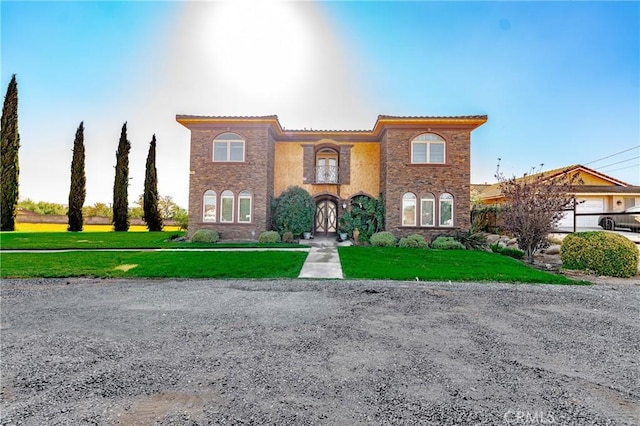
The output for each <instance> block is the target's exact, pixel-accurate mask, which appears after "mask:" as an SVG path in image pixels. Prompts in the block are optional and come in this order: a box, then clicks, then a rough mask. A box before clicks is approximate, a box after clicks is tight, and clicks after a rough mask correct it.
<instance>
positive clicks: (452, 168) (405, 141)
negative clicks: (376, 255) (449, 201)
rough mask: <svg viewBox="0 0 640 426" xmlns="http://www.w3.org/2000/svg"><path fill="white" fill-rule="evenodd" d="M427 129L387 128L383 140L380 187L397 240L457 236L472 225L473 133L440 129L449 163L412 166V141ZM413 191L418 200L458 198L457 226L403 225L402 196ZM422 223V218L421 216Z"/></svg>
mask: <svg viewBox="0 0 640 426" xmlns="http://www.w3.org/2000/svg"><path fill="white" fill-rule="evenodd" d="M425 131H427V130H426V129H387V131H386V132H385V134H384V135H383V137H382V140H381V149H380V155H381V162H380V168H381V170H380V175H381V182H380V188H381V191H382V193H383V194H384V197H385V211H386V223H385V228H386V230H387V231H390V232H393V234H394V235H395V236H396V237H402V236H407V235H410V234H421V235H423V236H424V237H425V238H427V239H428V240H430V239H432V238H433V237H435V236H436V235H441V234H447V233H449V234H453V232H454V231H455V230H456V229H460V230H468V229H469V226H470V213H469V208H470V193H469V191H470V188H469V180H470V175H471V169H470V131H469V130H459V129H446V130H437V129H431V132H432V133H436V134H438V135H440V136H442V137H443V138H444V139H445V140H446V164H442V165H440V164H424V165H423V164H411V140H412V139H413V138H415V137H416V136H418V135H419V134H421V133H424V132H425ZM406 192H413V193H414V194H415V195H416V197H417V198H418V200H417V203H418V206H419V203H420V197H422V196H423V195H424V194H426V193H432V194H433V195H434V196H435V198H436V200H435V201H436V210H437V209H438V197H439V196H440V195H441V194H442V193H445V192H448V193H450V194H452V195H453V197H454V226H453V227H438V226H437V222H436V226H435V227H421V226H415V227H414V226H411V227H406V226H402V196H403V195H404V194H405V193H406ZM417 222H418V224H419V223H420V217H419V215H418V217H417Z"/></svg>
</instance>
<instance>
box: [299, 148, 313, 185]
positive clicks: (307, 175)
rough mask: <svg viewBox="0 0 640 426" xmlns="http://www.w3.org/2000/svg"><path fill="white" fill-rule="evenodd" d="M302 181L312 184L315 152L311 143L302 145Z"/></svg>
mask: <svg viewBox="0 0 640 426" xmlns="http://www.w3.org/2000/svg"><path fill="white" fill-rule="evenodd" d="M302 150H303V154H302V183H303V184H312V183H313V182H314V176H315V168H316V167H315V162H316V159H315V153H314V150H313V145H302Z"/></svg>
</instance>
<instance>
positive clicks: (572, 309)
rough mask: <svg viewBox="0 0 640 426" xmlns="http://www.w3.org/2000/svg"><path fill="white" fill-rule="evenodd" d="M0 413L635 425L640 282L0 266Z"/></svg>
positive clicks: (36, 421)
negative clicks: (223, 276)
mask: <svg viewBox="0 0 640 426" xmlns="http://www.w3.org/2000/svg"><path fill="white" fill-rule="evenodd" d="M1 308H2V316H1V327H2V334H1V337H2V348H1V356H2V359H1V361H2V367H1V372H2V377H1V383H2V394H1V404H0V408H1V410H2V414H1V416H2V417H1V424H3V425H4V424H28V425H44V424H48V425H69V424H127V425H129V424H156V423H157V424H186V425H190V424H279V425H280V424H330V425H350V424H434V425H443V424H445V425H446V424H451V425H454V424H455V425H458V424H474V425H475V424H481V425H485V424H486V425H496V424H498V425H500V424H505V425H534V424H535V425H541V424H546V425H549V424H558V425H559V424H563V425H585V424H589V425H618V424H640V359H639V357H638V354H639V353H640V286H638V285H633V284H631V285H619V286H603V285H597V286H590V287H579V286H548V285H544V286H543V285H538V286H536V285H504V284H456V283H454V284H447V283H418V282H375V283H370V282H365V281H360V282H349V281H303V280H288V281H232V280H227V281H206V280H198V281H196V280H162V281H156V280H100V279H71V280H69V279H62V280H4V281H3V282H2V304H1Z"/></svg>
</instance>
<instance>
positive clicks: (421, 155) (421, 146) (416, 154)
mask: <svg viewBox="0 0 640 426" xmlns="http://www.w3.org/2000/svg"><path fill="white" fill-rule="evenodd" d="M412 146H413V156H412V160H411V162H412V163H426V162H427V144H426V143H415V142H414V143H413V145H412Z"/></svg>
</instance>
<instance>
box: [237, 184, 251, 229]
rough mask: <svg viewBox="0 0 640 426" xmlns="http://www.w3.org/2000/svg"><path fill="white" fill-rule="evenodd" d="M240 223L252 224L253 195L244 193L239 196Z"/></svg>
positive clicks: (247, 192)
mask: <svg viewBox="0 0 640 426" xmlns="http://www.w3.org/2000/svg"><path fill="white" fill-rule="evenodd" d="M238 222H251V193H250V192H249V191H242V192H240V194H239V195H238Z"/></svg>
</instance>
